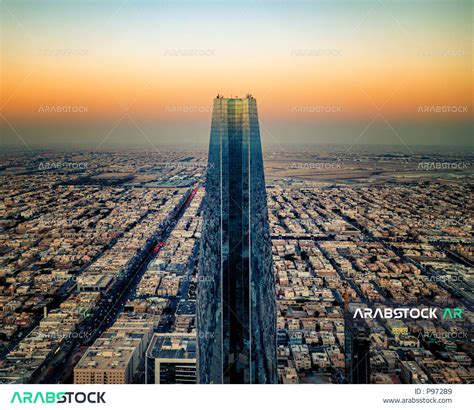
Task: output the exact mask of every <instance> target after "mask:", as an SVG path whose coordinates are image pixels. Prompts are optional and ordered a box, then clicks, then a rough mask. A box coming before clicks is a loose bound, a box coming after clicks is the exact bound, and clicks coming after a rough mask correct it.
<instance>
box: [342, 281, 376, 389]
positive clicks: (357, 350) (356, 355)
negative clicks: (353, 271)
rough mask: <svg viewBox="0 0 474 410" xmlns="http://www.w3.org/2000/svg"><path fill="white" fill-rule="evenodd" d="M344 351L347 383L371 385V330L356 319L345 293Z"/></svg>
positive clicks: (363, 322) (361, 320)
mask: <svg viewBox="0 0 474 410" xmlns="http://www.w3.org/2000/svg"><path fill="white" fill-rule="evenodd" d="M344 349H345V371H346V372H345V373H346V383H349V384H370V329H369V327H368V326H367V323H366V322H365V321H364V320H363V319H354V318H353V316H352V312H351V311H350V309H349V299H348V294H347V290H346V292H345V293H344Z"/></svg>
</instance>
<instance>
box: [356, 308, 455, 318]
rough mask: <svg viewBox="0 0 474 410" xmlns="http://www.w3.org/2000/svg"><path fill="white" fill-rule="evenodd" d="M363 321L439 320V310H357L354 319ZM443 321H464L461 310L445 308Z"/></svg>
mask: <svg viewBox="0 0 474 410" xmlns="http://www.w3.org/2000/svg"><path fill="white" fill-rule="evenodd" d="M358 317H360V318H362V319H377V318H380V319H420V318H421V319H438V318H439V315H438V308H422V309H419V308H383V309H382V308H376V309H372V308H364V309H362V308H357V309H356V311H355V312H354V315H353V318H354V319H355V318H358ZM442 318H443V319H462V309H461V308H445V309H444V310H443V314H442Z"/></svg>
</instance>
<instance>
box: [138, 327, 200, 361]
mask: <svg viewBox="0 0 474 410" xmlns="http://www.w3.org/2000/svg"><path fill="white" fill-rule="evenodd" d="M147 356H148V357H153V358H157V359H196V336H195V335H193V334H188V333H155V334H154V335H153V339H152V340H151V343H150V347H149V348H148V351H147Z"/></svg>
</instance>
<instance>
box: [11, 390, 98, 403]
mask: <svg viewBox="0 0 474 410" xmlns="http://www.w3.org/2000/svg"><path fill="white" fill-rule="evenodd" d="M104 395H105V392H88V393H84V392H71V391H70V392H52V391H48V392H40V391H39V392H34V393H32V392H28V391H25V392H21V393H20V392H15V393H13V397H12V399H11V400H10V404H14V403H19V404H37V403H39V404H52V403H56V404H61V403H88V404H90V403H94V404H95V403H105V399H104Z"/></svg>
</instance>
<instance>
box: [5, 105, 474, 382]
mask: <svg viewBox="0 0 474 410" xmlns="http://www.w3.org/2000/svg"><path fill="white" fill-rule="evenodd" d="M234 112H235V111H234ZM267 151H268V152H267V154H266V156H265V177H266V182H267V187H266V196H267V198H266V200H267V204H268V223H269V235H270V238H271V253H272V254H271V259H272V261H271V263H269V264H268V266H272V267H273V272H272V273H273V276H274V280H275V300H276V332H275V340H276V346H277V366H278V380H277V381H278V382H279V383H284V384H295V383H350V382H355V381H352V380H349V378H348V377H347V376H346V375H347V373H346V359H347V357H348V356H347V353H348V352H349V351H350V348H351V346H352V344H351V346H347V343H348V342H347V340H352V341H353V342H354V341H357V338H356V336H357V333H356V332H354V331H352V332H349V333H348V332H346V329H348V327H347V326H346V325H347V323H346V320H345V319H346V317H345V309H344V299H345V296H347V299H348V300H349V301H350V303H349V304H348V311H349V312H350V313H351V316H352V317H353V316H354V314H355V312H356V311H357V310H358V309H360V311H365V310H369V311H373V312H375V311H377V309H379V310H380V311H385V310H387V311H390V309H395V308H404V309H434V308H436V309H437V310H438V314H437V316H436V317H432V318H423V317H416V316H415V317H411V316H406V317H405V316H403V315H402V316H401V317H385V316H384V317H381V316H380V315H377V316H375V317H363V318H360V317H357V321H359V322H360V323H361V326H362V327H363V328H365V326H367V327H368V328H369V329H370V332H369V333H368V334H367V333H366V332H362V333H361V335H362V338H361V339H359V340H360V342H361V343H360V344H359V347H360V349H361V350H363V351H366V350H367V346H369V347H368V349H369V357H368V358H367V359H368V361H367V362H364V363H367V366H369V364H370V372H368V374H369V375H370V383H384V384H386V383H413V384H415V383H472V382H474V370H473V366H472V351H473V345H472V337H473V334H472V330H473V327H472V323H473V313H472V311H473V306H472V303H473V298H474V294H473V274H474V265H473V264H474V239H473V198H472V190H473V185H472V174H473V165H472V164H474V162H473V161H474V158H473V157H472V155H471V154H469V153H466V152H456V151H455V150H452V151H451V150H450V151H446V150H443V151H442V152H438V151H436V150H431V151H429V150H427V149H426V148H419V149H416V148H413V153H411V154H407V153H403V152H400V150H398V151H397V150H394V149H392V148H389V147H383V148H377V147H358V149H354V150H352V151H351V152H349V151H347V150H346V149H340V148H337V147H324V148H318V149H311V148H305V149H303V148H297V147H295V148H294V149H291V150H288V151H285V152H284V153H282V151H281V149H278V150H267ZM210 154H211V153H210ZM0 159H1V167H0V172H1V173H0V181H1V185H0V194H1V197H2V201H1V202H0V353H1V355H0V382H1V383H40V382H41V383H72V382H76V383H87V382H89V383H145V382H149V383H157V382H160V383H165V382H167V383H172V382H176V383H188V382H192V383H194V382H195V381H196V379H198V378H199V377H198V376H199V374H198V373H199V372H198V367H199V358H198V344H199V343H198V341H199V334H198V330H197V327H196V322H197V319H198V318H197V314H196V310H197V306H196V305H197V301H198V300H197V299H198V298H197V291H198V287H199V286H201V285H202V284H203V283H204V284H205V283H209V277H208V276H207V275H206V274H205V273H201V272H199V270H198V259H199V256H200V249H201V241H202V237H201V236H202V233H203V232H202V231H203V212H202V205H203V198H204V195H205V189H206V188H207V186H205V185H204V182H205V179H204V178H205V175H206V167H208V168H209V170H211V169H215V167H214V166H213V165H212V164H213V162H210V163H209V166H208V165H207V156H206V153H205V152H204V150H202V151H200V150H195V151H191V150H188V151H180V150H175V151H163V152H159V151H157V152H149V151H146V152H142V151H133V150H130V151H127V152H107V153H105V152H104V153H101V152H96V153H91V152H79V151H78V152H74V151H71V152H55V151H38V152H37V153H36V154H35V155H32V154H31V153H22V152H18V151H14V152H8V153H7V154H6V155H4V154H2V156H1V157H0ZM437 164H451V165H450V166H449V167H446V166H443V167H441V166H437ZM234 165H235V164H234ZM207 184H208V183H207ZM242 192H243V191H242ZM262 192H265V190H262ZM217 204H219V202H217ZM215 208H216V209H217V208H218V207H217V206H216V207H215ZM445 309H448V311H447V312H448V313H446V314H444V312H445ZM454 309H460V312H461V314H460V315H453V314H452V312H454ZM449 313H451V314H449ZM443 316H444V317H443ZM365 329H366V328H365ZM348 335H351V337H350V338H349V337H348ZM200 337H202V338H204V339H205V338H206V337H207V338H210V337H212V334H210V333H201V335H200ZM359 357H360V355H359ZM170 358H171V360H170ZM182 360H184V362H182ZM186 360H187V361H186ZM193 361H194V362H193ZM156 363H159V366H158V365H156ZM181 363H182V364H181ZM161 364H163V365H161ZM152 366H154V367H152ZM150 368H153V369H154V371H153V372H148V369H150ZM158 368H160V372H159V377H160V378H159V379H158V378H157V373H156V369H158ZM364 374H367V373H364ZM366 377H367V376H364V378H366Z"/></svg>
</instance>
